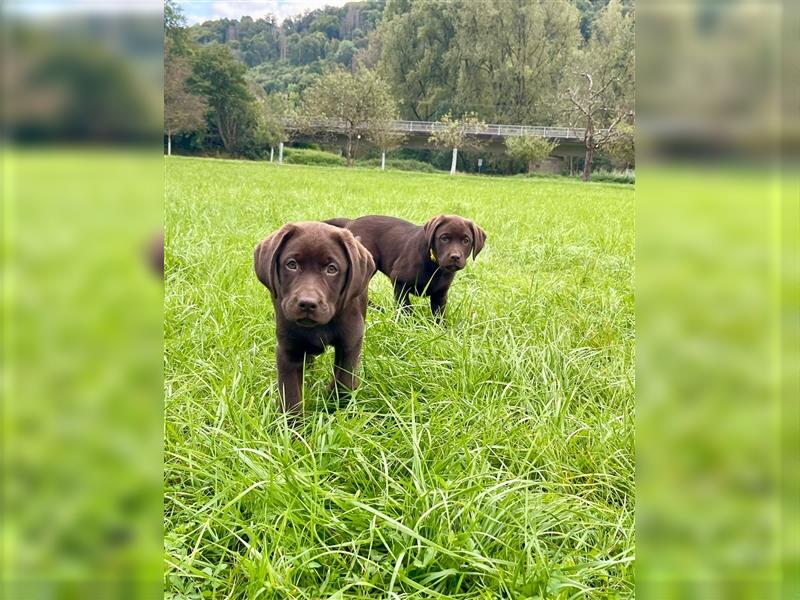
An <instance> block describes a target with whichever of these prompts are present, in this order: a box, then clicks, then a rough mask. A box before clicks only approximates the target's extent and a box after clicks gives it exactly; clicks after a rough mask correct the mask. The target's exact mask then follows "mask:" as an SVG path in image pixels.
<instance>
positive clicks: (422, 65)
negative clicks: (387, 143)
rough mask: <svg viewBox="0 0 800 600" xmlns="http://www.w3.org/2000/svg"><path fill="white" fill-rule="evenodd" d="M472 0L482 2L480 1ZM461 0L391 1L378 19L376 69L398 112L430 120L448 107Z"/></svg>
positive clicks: (456, 68) (454, 65)
mask: <svg viewBox="0 0 800 600" xmlns="http://www.w3.org/2000/svg"><path fill="white" fill-rule="evenodd" d="M475 4H477V5H480V6H483V4H484V3H479V2H476V3H475ZM459 9H460V4H459V3H455V2H429V1H426V2H415V3H409V5H407V6H405V7H404V8H403V9H401V8H399V6H396V7H394V6H391V5H390V10H392V11H395V10H396V11H397V12H396V13H395V12H391V13H390V17H389V19H388V20H387V21H385V22H383V23H381V28H380V35H381V44H382V51H381V54H380V67H379V68H380V72H381V74H382V75H383V76H384V77H386V80H387V82H388V83H389V85H390V87H391V89H392V93H393V94H394V95H395V97H396V98H397V99H398V102H399V104H400V106H401V107H402V110H403V113H402V116H403V118H406V119H413V120H420V121H432V120H435V119H437V118H438V117H440V116H442V115H444V114H445V113H446V112H448V111H449V110H450V109H451V108H452V104H453V98H452V95H453V81H454V79H453V78H454V77H456V76H457V74H458V62H457V59H456V54H457V50H456V48H454V47H453V46H454V42H453V40H454V36H455V26H456V23H457V22H458V13H459Z"/></svg>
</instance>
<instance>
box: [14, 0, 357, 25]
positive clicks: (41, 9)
mask: <svg viewBox="0 0 800 600" xmlns="http://www.w3.org/2000/svg"><path fill="white" fill-rule="evenodd" d="M175 1H176V4H178V6H180V8H181V10H182V11H183V14H184V15H185V16H186V21H187V22H188V23H189V25H194V24H195V23H202V22H203V21H209V20H212V19H222V18H228V19H239V18H241V17H244V16H246V15H247V16H251V17H253V18H254V19H257V18H259V17H265V16H266V15H268V14H271V15H275V17H277V19H278V22H280V21H283V20H284V19H285V18H286V17H293V16H295V15H300V14H302V13H304V12H306V11H308V10H314V9H315V8H322V7H323V6H326V5H328V6H342V5H343V4H345V2H348V1H350V0H232V1H228V2H219V1H215V0H175ZM4 4H5V10H7V11H8V12H9V13H11V14H15V15H20V16H28V17H57V16H58V15H63V14H78V15H83V14H87V15H89V14H91V15H95V14H122V13H137V12H141V13H148V14H154V15H155V14H159V13H160V12H161V10H162V7H163V6H164V3H163V0H124V1H120V0H6V2H5V3H4Z"/></svg>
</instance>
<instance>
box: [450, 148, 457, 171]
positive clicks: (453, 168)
mask: <svg viewBox="0 0 800 600" xmlns="http://www.w3.org/2000/svg"><path fill="white" fill-rule="evenodd" d="M457 158H458V148H453V162H451V163H450V175H455V174H456V159H457Z"/></svg>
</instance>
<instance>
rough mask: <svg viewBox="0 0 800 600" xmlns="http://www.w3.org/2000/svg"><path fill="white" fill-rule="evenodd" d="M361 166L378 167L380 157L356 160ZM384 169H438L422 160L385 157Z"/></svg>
mask: <svg viewBox="0 0 800 600" xmlns="http://www.w3.org/2000/svg"><path fill="white" fill-rule="evenodd" d="M357 164H358V165H359V166H361V167H378V168H380V166H381V159H380V158H370V159H368V160H362V161H358V163H357ZM386 169H387V170H388V169H391V170H393V171H420V172H422V173H437V172H438V169H436V167H434V166H433V165H432V164H430V163H426V162H422V161H421V160H412V159H403V158H387V159H386Z"/></svg>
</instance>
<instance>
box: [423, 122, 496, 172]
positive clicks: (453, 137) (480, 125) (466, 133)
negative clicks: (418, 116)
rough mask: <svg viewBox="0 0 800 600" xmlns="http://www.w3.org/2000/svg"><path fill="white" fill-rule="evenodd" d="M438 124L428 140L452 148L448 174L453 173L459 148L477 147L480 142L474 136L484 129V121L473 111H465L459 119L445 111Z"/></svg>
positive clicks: (435, 144) (442, 146) (436, 144)
mask: <svg viewBox="0 0 800 600" xmlns="http://www.w3.org/2000/svg"><path fill="white" fill-rule="evenodd" d="M438 125H439V128H438V129H437V130H436V131H434V132H433V134H432V135H431V136H430V137H429V138H428V141H429V142H430V143H431V144H433V145H434V146H439V147H441V148H452V149H453V160H452V162H451V163H450V175H455V174H456V160H458V150H459V148H477V147H479V146H480V142H479V141H478V138H477V137H475V136H476V134H478V133H480V132H481V131H484V130H485V129H486V123H484V122H483V121H481V120H480V119H478V115H476V114H475V113H466V114H464V115H463V116H462V117H461V120H458V119H453V118H452V117H451V116H450V113H447V114H445V115H444V116H443V117H442V118H441V119H439V122H438Z"/></svg>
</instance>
